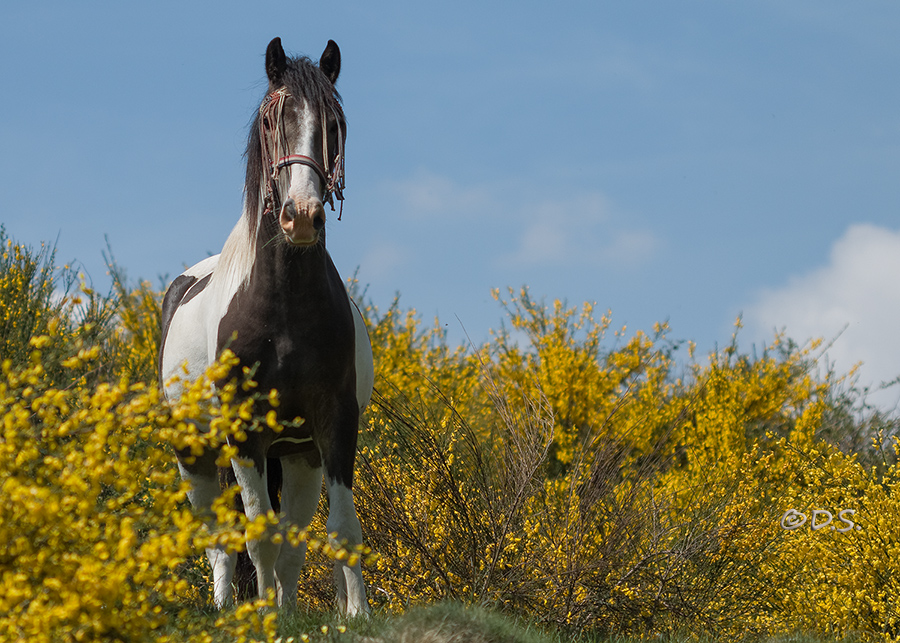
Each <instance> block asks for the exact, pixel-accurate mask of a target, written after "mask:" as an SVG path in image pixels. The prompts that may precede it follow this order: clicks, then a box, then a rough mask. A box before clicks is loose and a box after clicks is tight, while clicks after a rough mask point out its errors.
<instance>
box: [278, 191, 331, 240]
mask: <svg viewBox="0 0 900 643" xmlns="http://www.w3.org/2000/svg"><path fill="white" fill-rule="evenodd" d="M278 223H279V224H280V225H281V229H282V230H283V231H284V234H285V236H286V237H287V240H288V241H290V242H291V243H292V244H294V245H295V246H308V245H312V244H314V243H316V242H318V240H319V231H320V230H322V228H324V227H325V206H323V205H322V202H321V201H320V200H318V199H313V200H310V201H308V202H307V203H306V204H304V205H303V206H300V207H298V205H297V202H296V201H295V200H294V199H287V200H286V201H285V202H284V205H282V206H281V212H280V213H279V215H278Z"/></svg>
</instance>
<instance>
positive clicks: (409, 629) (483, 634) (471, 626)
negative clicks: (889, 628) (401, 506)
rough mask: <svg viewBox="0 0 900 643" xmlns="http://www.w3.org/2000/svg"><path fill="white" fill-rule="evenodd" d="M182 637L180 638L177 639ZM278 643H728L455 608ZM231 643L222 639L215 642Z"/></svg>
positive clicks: (300, 633) (803, 642) (800, 641)
mask: <svg viewBox="0 0 900 643" xmlns="http://www.w3.org/2000/svg"><path fill="white" fill-rule="evenodd" d="M218 616H219V612H217V611H215V610H213V609H209V610H203V611H194V612H191V614H190V615H189V616H188V617H187V620H186V621H181V622H179V621H178V620H177V619H173V621H172V623H171V624H170V626H169V627H168V628H167V629H166V631H165V632H163V633H164V634H166V635H168V636H170V637H171V638H172V639H173V640H175V641H179V640H185V641H187V640H189V638H188V636H187V633H188V632H190V631H197V630H200V629H202V630H206V631H208V632H214V631H215V627H214V624H215V621H216V619H217V618H218ZM181 633H184V634H185V635H186V636H185V638H184V639H181V638H180V634H181ZM278 635H279V639H277V640H276V643H305V642H308V643H638V642H639V641H641V642H645V641H659V642H661V643H726V642H728V643H730V641H731V639H723V638H719V637H715V636H711V635H708V634H701V633H699V632H684V633H681V634H668V635H657V636H649V637H647V638H644V639H641V638H637V637H633V636H623V635H616V634H607V635H597V634H594V635H584V636H577V635H573V634H567V633H564V632H559V631H549V632H548V631H543V630H541V629H540V628H539V627H538V626H536V625H534V624H532V623H528V622H525V621H518V620H515V619H512V618H510V617H508V616H504V615H501V614H499V613H497V612H493V611H489V610H486V609H482V608H479V607H471V606H465V605H461V604H458V603H439V604H436V605H430V606H422V607H413V608H411V609H410V610H409V611H408V612H406V613H404V614H402V615H399V616H398V615H394V614H388V613H386V612H381V613H379V612H375V613H374V614H373V615H372V616H371V617H369V618H364V617H356V618H347V617H342V616H339V615H338V614H336V613H334V612H311V611H305V610H303V609H302V607H301V609H300V610H298V611H297V612H295V613H293V614H280V615H279V617H278ZM856 640H858V639H857V638H855V637H843V638H841V637H832V638H828V637H820V636H811V635H805V634H799V633H798V634H784V635H779V636H776V637H771V638H747V639H745V641H747V642H748V643H853V642H854V641H856ZM226 642H229V643H230V639H229V638H227V637H226V636H225V635H224V634H223V635H222V636H221V637H214V638H213V643H226Z"/></svg>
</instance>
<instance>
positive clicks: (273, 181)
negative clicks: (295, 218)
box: [259, 87, 344, 221]
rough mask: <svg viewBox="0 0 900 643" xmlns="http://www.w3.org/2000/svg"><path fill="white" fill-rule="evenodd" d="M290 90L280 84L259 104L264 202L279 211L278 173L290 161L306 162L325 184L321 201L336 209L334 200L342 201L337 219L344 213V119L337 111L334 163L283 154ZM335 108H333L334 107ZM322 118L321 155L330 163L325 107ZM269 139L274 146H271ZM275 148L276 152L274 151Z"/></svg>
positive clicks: (269, 209)
mask: <svg viewBox="0 0 900 643" xmlns="http://www.w3.org/2000/svg"><path fill="white" fill-rule="evenodd" d="M289 96H290V93H289V92H288V91H287V89H285V88H284V87H280V88H278V89H276V90H275V91H273V92H272V93H270V94H268V95H267V96H266V98H265V99H264V100H263V102H262V105H260V106H259V141H260V146H261V147H262V164H263V167H264V168H266V172H267V173H266V194H265V197H264V202H265V205H266V208H265V211H266V212H273V213H274V212H278V211H279V210H280V209H281V199H280V198H279V195H278V177H279V175H280V174H281V170H283V169H284V168H286V167H289V166H291V165H305V166H306V167H308V168H311V169H312V170H313V171H314V172H315V173H316V174H317V175H318V176H319V178H320V179H322V184H323V185H324V186H325V194H324V195H323V197H322V202H323V203H327V204H328V205H330V206H331V210H332V212H333V211H334V200H335V199H337V200H338V201H340V202H341V210H340V212H339V213H338V221H340V220H341V215H342V214H343V213H344V132H343V130H342V129H341V121H340V119H339V118H337V114H336V113H335V117H336V118H335V122H336V123H337V128H338V136H337V152H336V154H335V156H334V159H333V160H332V162H331V164H330V165H329V166H326V167H322V166H321V165H320V164H319V162H318V161H316V160H315V159H314V158H312V157H309V156H306V155H304V154H287V155H284V156H281V154H282V153H283V152H285V151H287V141H285V138H284V123H283V122H282V121H283V115H284V101H285V99H286V98H287V97H289ZM332 109H333V108H332ZM320 117H321V120H322V158H323V159H325V162H326V163H328V120H327V119H326V118H325V108H324V107H323V108H322V113H321V115H320ZM270 142H271V145H272V147H271V148H270ZM272 149H274V154H273V153H272Z"/></svg>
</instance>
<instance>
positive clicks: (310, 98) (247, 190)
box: [216, 56, 346, 293]
mask: <svg viewBox="0 0 900 643" xmlns="http://www.w3.org/2000/svg"><path fill="white" fill-rule="evenodd" d="M282 80H283V85H284V87H285V89H287V91H288V93H290V94H291V95H292V96H295V97H298V98H303V99H305V101H306V104H307V108H308V109H312V110H314V111H315V113H317V114H321V113H329V112H330V111H331V110H333V111H334V113H335V114H338V115H340V117H341V119H342V120H343V115H344V112H343V109H342V106H341V103H342V100H341V95H340V94H339V93H338V91H337V90H336V89H335V87H334V85H333V84H332V83H331V81H330V80H329V79H328V78H327V77H326V76H325V74H324V73H323V72H322V71H321V70H320V69H319V66H318V65H317V64H316V63H314V62H313V61H312V60H310V59H309V58H307V57H306V56H299V57H295V58H288V61H287V68H286V69H285V71H284V74H283V76H282ZM275 89H278V88H277V87H269V89H268V91H267V94H268V93H269V92H271V91H273V90H275ZM260 103H262V101H260ZM259 118H260V116H259V110H256V111H255V113H254V115H253V118H252V119H251V122H250V135H249V136H248V138H247V149H246V151H245V152H244V158H245V159H246V162H247V169H246V173H245V178H244V209H243V214H242V216H241V218H240V220H239V221H238V223H237V225H235V227H234V229H233V230H232V231H231V234H230V235H229V236H228V240H227V241H226V242H225V246H224V248H222V255H221V257H220V259H219V265H218V268H217V271H216V272H217V275H216V276H218V277H219V278H220V279H223V280H225V281H226V282H227V283H226V284H223V286H224V291H225V292H230V293H235V292H237V291H238V290H239V289H240V287H241V286H242V285H243V284H244V283H246V281H247V279H248V278H249V276H250V271H251V270H252V268H253V263H254V261H255V259H256V242H257V234H258V232H259V219H260V217H261V216H262V213H263V209H264V207H265V205H264V203H263V200H264V184H263V177H264V176H265V174H266V173H267V172H268V171H269V170H268V168H264V167H263V160H262V141H260V138H259ZM342 127H345V125H343V124H342ZM344 131H346V129H345V130H344Z"/></svg>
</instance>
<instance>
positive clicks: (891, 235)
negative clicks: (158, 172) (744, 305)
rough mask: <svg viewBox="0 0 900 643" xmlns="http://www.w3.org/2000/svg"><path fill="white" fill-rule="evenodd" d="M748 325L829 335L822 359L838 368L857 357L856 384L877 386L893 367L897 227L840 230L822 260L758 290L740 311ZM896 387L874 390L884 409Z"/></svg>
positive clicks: (897, 347)
mask: <svg viewBox="0 0 900 643" xmlns="http://www.w3.org/2000/svg"><path fill="white" fill-rule="evenodd" d="M745 321H746V322H747V326H748V330H751V332H755V333H771V331H772V329H776V328H777V329H785V330H786V332H787V335H788V336H789V337H791V338H793V339H794V340H796V341H801V342H802V341H805V340H808V339H811V338H816V337H822V338H824V339H826V340H831V339H832V338H834V337H835V336H836V335H838V333H841V331H842V329H844V328H845V327H846V330H844V331H843V333H841V334H840V336H839V337H838V338H837V340H836V341H835V342H834V345H833V346H831V348H829V350H828V359H829V361H830V362H831V363H832V364H833V365H834V367H835V369H836V370H837V371H838V372H847V371H849V370H850V368H852V367H853V366H854V365H855V364H857V363H859V362H862V363H863V366H862V368H861V370H860V380H859V383H860V384H861V385H873V384H874V385H875V386H878V385H879V384H880V383H881V382H885V381H890V380H892V379H894V378H895V377H897V375H898V374H900V231H898V230H889V229H887V228H881V227H878V226H874V225H867V224H859V225H853V226H851V227H850V228H848V229H847V231H846V232H845V233H844V235H843V236H842V237H841V238H840V239H838V240H837V241H836V242H835V244H834V246H833V247H832V249H831V255H830V257H829V261H828V263H827V264H826V265H824V266H822V267H820V268H817V269H815V270H813V271H811V272H809V273H807V274H804V275H800V276H796V277H793V278H791V279H790V280H789V281H788V283H787V284H786V285H784V286H782V287H780V288H776V289H773V290H766V291H763V292H762V293H760V294H759V295H758V297H757V300H756V302H755V303H754V304H753V305H752V306H751V307H750V308H749V311H748V312H747V314H746V315H745ZM897 399H898V390H897V387H896V386H895V387H892V388H891V389H889V390H888V391H884V392H882V393H881V394H876V395H875V396H874V397H873V398H872V401H873V402H875V403H877V404H879V405H881V406H882V407H884V408H891V407H893V406H894V404H895V403H896V402H897Z"/></svg>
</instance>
